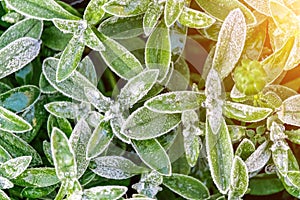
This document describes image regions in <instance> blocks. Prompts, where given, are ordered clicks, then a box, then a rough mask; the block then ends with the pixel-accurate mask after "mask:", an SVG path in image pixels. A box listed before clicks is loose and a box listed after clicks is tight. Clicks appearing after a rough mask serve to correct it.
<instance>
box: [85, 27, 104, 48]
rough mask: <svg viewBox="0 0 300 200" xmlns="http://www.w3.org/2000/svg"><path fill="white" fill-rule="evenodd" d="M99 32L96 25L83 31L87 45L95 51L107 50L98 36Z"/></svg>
mask: <svg viewBox="0 0 300 200" xmlns="http://www.w3.org/2000/svg"><path fill="white" fill-rule="evenodd" d="M97 32H98V31H97V30H96V29H95V28H94V27H91V26H88V27H87V29H86V30H85V31H84V33H83V37H84V42H85V45H86V46H88V47H89V48H91V49H93V50H95V51H105V47H104V45H103V43H102V42H101V41H100V39H99V37H98V36H97V34H98V33H97Z"/></svg>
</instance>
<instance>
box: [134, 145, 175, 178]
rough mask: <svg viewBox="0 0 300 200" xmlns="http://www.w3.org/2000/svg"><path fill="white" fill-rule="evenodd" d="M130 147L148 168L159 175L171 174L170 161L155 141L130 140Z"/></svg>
mask: <svg viewBox="0 0 300 200" xmlns="http://www.w3.org/2000/svg"><path fill="white" fill-rule="evenodd" d="M132 147H133V148H134V150H135V151H136V152H137V154H138V155H139V157H140V159H141V160H142V161H143V162H144V163H145V164H146V165H147V166H148V167H150V168H151V169H153V170H156V171H157V172H158V173H159V174H161V175H165V176H169V175H170V174H171V162H170V159H169V157H168V155H167V153H166V151H165V150H164V148H163V147H162V146H161V145H160V144H159V142H158V141H157V140H156V139H149V140H132Z"/></svg>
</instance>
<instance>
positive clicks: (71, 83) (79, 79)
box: [43, 58, 97, 102]
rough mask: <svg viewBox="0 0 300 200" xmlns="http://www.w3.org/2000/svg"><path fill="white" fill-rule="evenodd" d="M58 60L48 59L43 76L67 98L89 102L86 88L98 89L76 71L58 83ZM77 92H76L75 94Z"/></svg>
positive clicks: (45, 62)
mask: <svg viewBox="0 0 300 200" xmlns="http://www.w3.org/2000/svg"><path fill="white" fill-rule="evenodd" d="M58 61H59V60H58V59H56V58H47V59H45V60H44V62H43V74H44V75H45V78H46V79H47V81H49V83H50V84H51V85H52V86H53V87H54V88H55V89H56V90H58V91H59V92H61V93H62V94H64V95H65V96H67V97H70V98H72V99H75V100H78V101H84V102H89V100H88V99H87V98H86V95H85V93H84V91H85V90H84V89H85V88H93V89H94V90H97V88H96V87H95V86H94V85H93V84H92V83H91V82H89V80H87V78H85V77H84V76H83V75H82V74H80V73H79V72H77V71H74V72H73V73H72V75H71V76H70V77H69V78H68V79H66V80H65V81H62V82H60V83H57V82H56V69H57V65H58ZM75 91H76V92H75Z"/></svg>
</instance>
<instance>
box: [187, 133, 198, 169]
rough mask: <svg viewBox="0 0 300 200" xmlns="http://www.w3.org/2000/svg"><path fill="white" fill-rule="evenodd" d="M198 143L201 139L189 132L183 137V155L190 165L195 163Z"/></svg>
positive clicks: (192, 165)
mask: <svg viewBox="0 0 300 200" xmlns="http://www.w3.org/2000/svg"><path fill="white" fill-rule="evenodd" d="M200 144H201V140H200V138H199V136H197V135H194V134H190V135H189V136H188V137H184V150H185V157H186V160H187V162H188V163H189V165H190V166H191V167H194V166H195V165H196V163H197V160H198V158H199V154H200V148H201V146H200Z"/></svg>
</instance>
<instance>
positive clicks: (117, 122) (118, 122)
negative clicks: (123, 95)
mask: <svg viewBox="0 0 300 200" xmlns="http://www.w3.org/2000/svg"><path fill="white" fill-rule="evenodd" d="M124 122H125V119H124V118H123V117H122V116H116V117H114V118H112V119H111V120H110V126H111V129H112V131H113V133H114V135H115V136H116V137H117V138H118V139H120V140H121V141H123V142H125V143H127V144H130V139H129V138H128V137H127V136H126V135H124V134H123V133H122V132H121V128H122V124H124Z"/></svg>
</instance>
